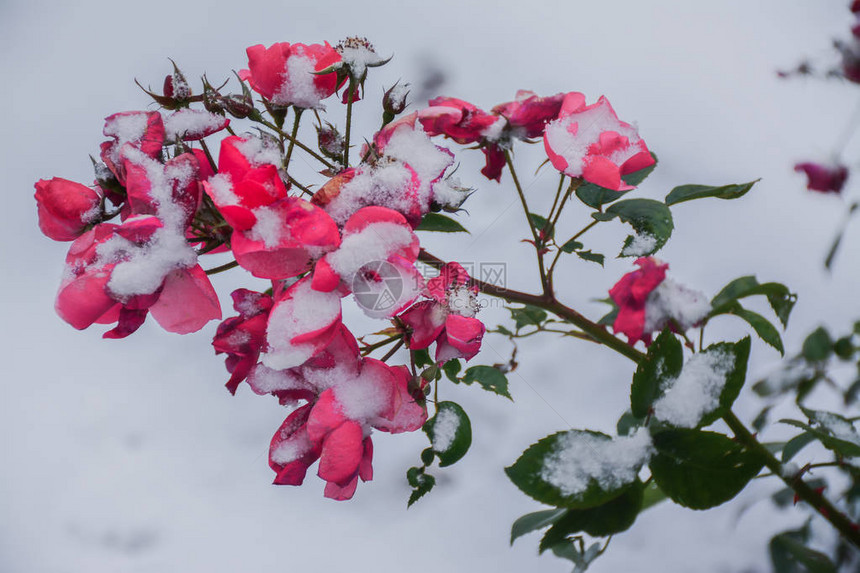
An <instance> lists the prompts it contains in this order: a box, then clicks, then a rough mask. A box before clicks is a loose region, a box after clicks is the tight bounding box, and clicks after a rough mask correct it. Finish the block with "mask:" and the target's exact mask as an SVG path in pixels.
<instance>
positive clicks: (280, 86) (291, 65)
mask: <svg viewBox="0 0 860 573" xmlns="http://www.w3.org/2000/svg"><path fill="white" fill-rule="evenodd" d="M247 52H248V69H247V70H241V71H240V72H239V76H240V77H241V78H242V79H243V80H247V81H249V82H250V84H251V87H252V88H253V89H254V91H256V92H257V93H259V94H260V95H261V96H263V97H264V98H266V99H268V100H269V101H271V102H272V103H274V104H277V105H282V106H288V105H294V106H296V107H300V108H306V109H309V108H314V109H319V108H321V107H322V104H321V100H323V99H325V98H327V97H329V96H330V95H332V94H333V93H334V92H335V90H336V89H337V87H338V86H337V74H336V73H334V72H332V73H328V74H322V75H316V72H320V71H322V70H324V69H326V68H328V67H330V66H332V65H334V64H336V63H338V62H340V60H341V56H340V54H338V53H337V51H335V49H334V48H332V47H331V46H330V45H329V43H328V42H326V43H325V44H310V45H305V44H289V43H287V42H281V43H278V44H272V45H271V46H270V47H268V48H266V47H265V46H263V45H262V44H258V45H256V46H251V47H250V48H248V50H247Z"/></svg>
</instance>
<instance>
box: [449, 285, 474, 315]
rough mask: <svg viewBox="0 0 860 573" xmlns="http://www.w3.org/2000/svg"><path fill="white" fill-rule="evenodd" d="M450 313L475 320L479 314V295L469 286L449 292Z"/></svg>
mask: <svg viewBox="0 0 860 573" xmlns="http://www.w3.org/2000/svg"><path fill="white" fill-rule="evenodd" d="M447 302H448V312H450V313H451V314H459V315H460V316H465V317H468V318H475V315H476V314H477V313H478V295H477V294H475V291H474V290H472V289H470V288H469V287H467V286H460V287H457V288H453V289H451V290H449V291H448V296H447Z"/></svg>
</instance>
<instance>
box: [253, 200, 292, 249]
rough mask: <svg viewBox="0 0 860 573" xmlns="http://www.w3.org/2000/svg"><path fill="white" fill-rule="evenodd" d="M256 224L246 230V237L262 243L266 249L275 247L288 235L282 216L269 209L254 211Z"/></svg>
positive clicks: (263, 208) (259, 208)
mask: <svg viewBox="0 0 860 573" xmlns="http://www.w3.org/2000/svg"><path fill="white" fill-rule="evenodd" d="M254 216H255V217H256V218H257V222H256V223H254V226H253V227H251V228H250V229H249V230H248V237H250V238H251V239H252V240H254V241H262V242H263V244H264V245H266V247H267V248H269V249H271V248H274V247H277V246H278V245H279V244H280V243H281V241H283V240H284V239H285V238H286V237H285V236H284V235H289V228H288V226H287V222H286V221H285V220H284V217H283V215H282V214H281V213H280V212H279V211H278V210H277V209H273V208H271V207H258V208H257V209H254Z"/></svg>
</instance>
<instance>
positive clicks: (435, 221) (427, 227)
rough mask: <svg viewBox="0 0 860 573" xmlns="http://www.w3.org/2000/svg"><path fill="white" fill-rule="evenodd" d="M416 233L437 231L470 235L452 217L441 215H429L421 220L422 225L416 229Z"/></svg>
mask: <svg viewBox="0 0 860 573" xmlns="http://www.w3.org/2000/svg"><path fill="white" fill-rule="evenodd" d="M415 230H416V231H436V232H439V233H468V232H469V231H467V230H466V228H465V227H463V225H461V224H460V223H459V222H457V221H455V220H454V219H452V218H451V217H446V216H445V215H442V214H439V213H427V214H426V215H424V218H423V219H421V223H419V225H418V226H417V227H415Z"/></svg>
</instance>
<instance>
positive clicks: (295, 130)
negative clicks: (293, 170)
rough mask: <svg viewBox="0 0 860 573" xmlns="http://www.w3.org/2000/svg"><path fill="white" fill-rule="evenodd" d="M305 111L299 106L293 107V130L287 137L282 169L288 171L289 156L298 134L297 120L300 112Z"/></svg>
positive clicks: (299, 119) (291, 153)
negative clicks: (287, 145)
mask: <svg viewBox="0 0 860 573" xmlns="http://www.w3.org/2000/svg"><path fill="white" fill-rule="evenodd" d="M303 111H305V110H303V109H302V108H300V107H297V108H295V113H294V115H295V119H293V132H292V133H291V134H290V137H289V138H288V139H289V140H290V146H289V147H288V148H287V156H286V157H285V158H284V169H286V170H287V171H289V168H290V157H292V155H293V147H295V145H296V140H297V138H298V134H299V122H300V121H301V119H302V112H303Z"/></svg>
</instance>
